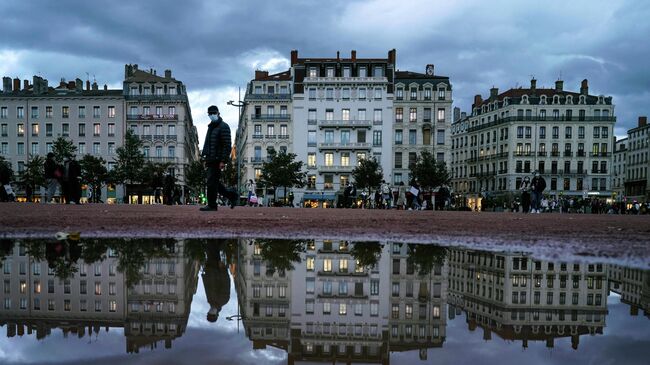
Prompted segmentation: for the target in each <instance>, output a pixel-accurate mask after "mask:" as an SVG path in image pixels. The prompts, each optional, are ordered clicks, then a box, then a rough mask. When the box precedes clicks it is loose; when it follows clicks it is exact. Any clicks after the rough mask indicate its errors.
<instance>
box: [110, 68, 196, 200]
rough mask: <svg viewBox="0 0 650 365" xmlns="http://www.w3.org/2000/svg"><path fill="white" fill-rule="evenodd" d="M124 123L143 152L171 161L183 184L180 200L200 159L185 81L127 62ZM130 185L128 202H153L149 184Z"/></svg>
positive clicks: (152, 158) (157, 160) (157, 159)
mask: <svg viewBox="0 0 650 365" xmlns="http://www.w3.org/2000/svg"><path fill="white" fill-rule="evenodd" d="M123 85H124V86H123V90H122V92H123V99H124V110H125V112H126V118H125V125H126V128H129V129H131V130H132V131H133V132H134V133H135V135H136V136H138V137H139V138H140V140H141V141H142V143H143V150H142V152H143V153H144V156H145V158H146V159H147V160H149V161H151V162H155V163H169V164H171V166H170V168H169V172H170V173H171V174H172V175H174V176H175V177H176V182H177V184H178V185H180V186H181V201H184V197H185V194H186V190H187V187H186V182H185V169H186V168H187V166H189V164H190V163H192V162H193V161H198V160H199V152H200V151H199V139H198V134H197V131H196V127H195V126H194V122H193V119H192V111H191V109H190V104H189V101H188V99H187V89H186V87H185V84H183V82H181V81H179V80H177V79H175V78H173V77H172V71H171V70H165V73H164V76H161V75H158V74H157V71H156V70H154V69H150V70H148V71H145V70H140V69H139V68H138V65H137V64H133V65H131V64H128V65H125V66H124V83H123ZM139 188H140V190H135V189H130V190H129V193H130V194H131V196H129V197H128V199H129V202H131V203H133V204H136V203H138V201H139V196H141V197H142V201H141V202H142V203H144V204H150V203H153V202H154V200H155V199H154V192H153V191H152V190H150V189H151V188H150V187H142V186H139Z"/></svg>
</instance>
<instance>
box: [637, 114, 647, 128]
mask: <svg viewBox="0 0 650 365" xmlns="http://www.w3.org/2000/svg"><path fill="white" fill-rule="evenodd" d="M647 124H648V117H646V116H643V117H639V127H645V126H646V125H647Z"/></svg>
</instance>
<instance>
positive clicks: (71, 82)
mask: <svg viewBox="0 0 650 365" xmlns="http://www.w3.org/2000/svg"><path fill="white" fill-rule="evenodd" d="M74 88H75V83H74V81H68V89H70V90H74Z"/></svg>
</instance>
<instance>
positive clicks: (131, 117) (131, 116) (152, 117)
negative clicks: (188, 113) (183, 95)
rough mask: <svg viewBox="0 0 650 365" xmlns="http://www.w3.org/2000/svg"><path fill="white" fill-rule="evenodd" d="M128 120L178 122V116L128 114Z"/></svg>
mask: <svg viewBox="0 0 650 365" xmlns="http://www.w3.org/2000/svg"><path fill="white" fill-rule="evenodd" d="M126 120H178V114H127V115H126Z"/></svg>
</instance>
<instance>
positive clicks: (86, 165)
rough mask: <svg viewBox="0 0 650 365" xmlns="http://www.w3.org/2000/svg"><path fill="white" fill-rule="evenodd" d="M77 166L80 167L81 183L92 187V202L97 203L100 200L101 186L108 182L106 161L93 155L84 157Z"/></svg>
mask: <svg viewBox="0 0 650 365" xmlns="http://www.w3.org/2000/svg"><path fill="white" fill-rule="evenodd" d="M79 164H80V165H81V182H82V183H84V184H88V185H90V186H91V187H92V189H93V196H92V201H93V202H98V201H99V200H100V198H101V197H100V195H101V191H102V186H104V184H106V183H107V182H108V180H109V175H108V170H107V169H106V160H104V159H103V158H101V157H95V156H93V155H85V156H83V157H82V159H81V161H80V162H79Z"/></svg>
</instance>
